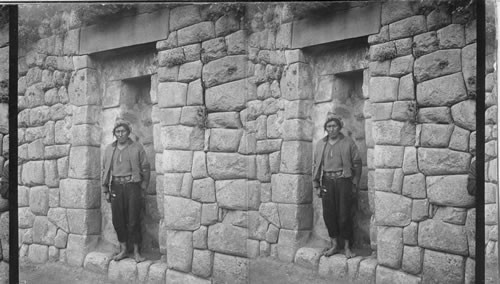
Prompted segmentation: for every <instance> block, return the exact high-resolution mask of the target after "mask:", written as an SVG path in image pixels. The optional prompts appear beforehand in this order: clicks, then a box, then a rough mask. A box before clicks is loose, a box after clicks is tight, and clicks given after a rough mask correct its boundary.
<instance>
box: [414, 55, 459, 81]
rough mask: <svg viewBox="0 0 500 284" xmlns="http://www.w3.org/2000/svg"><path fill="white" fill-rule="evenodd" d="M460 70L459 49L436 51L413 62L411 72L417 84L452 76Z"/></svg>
mask: <svg viewBox="0 0 500 284" xmlns="http://www.w3.org/2000/svg"><path fill="white" fill-rule="evenodd" d="M461 70H462V64H461V59H460V49H447V50H438V51H435V52H432V53H429V54H426V55H423V56H421V57H419V58H418V59H416V60H415V64H414V68H413V72H414V75H415V80H416V81H417V82H423V81H426V80H429V79H433V78H436V77H440V76H444V75H449V74H453V73H456V72H460V71H461Z"/></svg>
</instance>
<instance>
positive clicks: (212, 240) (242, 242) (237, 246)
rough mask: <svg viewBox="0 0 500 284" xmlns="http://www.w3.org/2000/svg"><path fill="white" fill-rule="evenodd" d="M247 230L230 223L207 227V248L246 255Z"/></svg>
mask: <svg viewBox="0 0 500 284" xmlns="http://www.w3.org/2000/svg"><path fill="white" fill-rule="evenodd" d="M247 234H248V233H247V230H246V229H245V228H241V227H237V226H233V225H231V224H223V223H217V224H215V225H212V226H210V227H208V249H209V250H212V251H215V252H220V253H225V254H230V255H236V256H243V257H245V256H247V247H246V244H247Z"/></svg>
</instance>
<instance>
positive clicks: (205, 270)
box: [193, 249, 214, 278]
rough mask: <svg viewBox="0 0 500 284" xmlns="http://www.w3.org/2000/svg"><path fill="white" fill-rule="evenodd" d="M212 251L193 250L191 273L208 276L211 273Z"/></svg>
mask: <svg viewBox="0 0 500 284" xmlns="http://www.w3.org/2000/svg"><path fill="white" fill-rule="evenodd" d="M213 254H214V253H213V252H212V251H209V250H196V249H195V250H194V252H193V274H195V275H197V276H200V277H203V278H208V277H210V276H211V274H212V265H213V263H212V261H213Z"/></svg>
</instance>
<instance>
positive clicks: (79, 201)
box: [59, 179, 101, 209]
mask: <svg viewBox="0 0 500 284" xmlns="http://www.w3.org/2000/svg"><path fill="white" fill-rule="evenodd" d="M59 186H60V203H61V207H64V208H81V209H90V208H98V207H99V206H100V201H101V187H100V182H99V181H98V180H80V179H63V180H61V182H60V184H59Z"/></svg>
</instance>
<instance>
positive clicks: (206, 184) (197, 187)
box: [192, 178, 216, 202]
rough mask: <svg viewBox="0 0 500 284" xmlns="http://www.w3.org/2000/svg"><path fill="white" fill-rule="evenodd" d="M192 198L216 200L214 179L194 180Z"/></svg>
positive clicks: (203, 200) (205, 200) (206, 200)
mask: <svg viewBox="0 0 500 284" xmlns="http://www.w3.org/2000/svg"><path fill="white" fill-rule="evenodd" d="M192 198H193V200H196V201H199V202H215V201H216V200H215V183H214V180H213V179H211V178H204V179H197V180H194V181H193V191H192Z"/></svg>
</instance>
